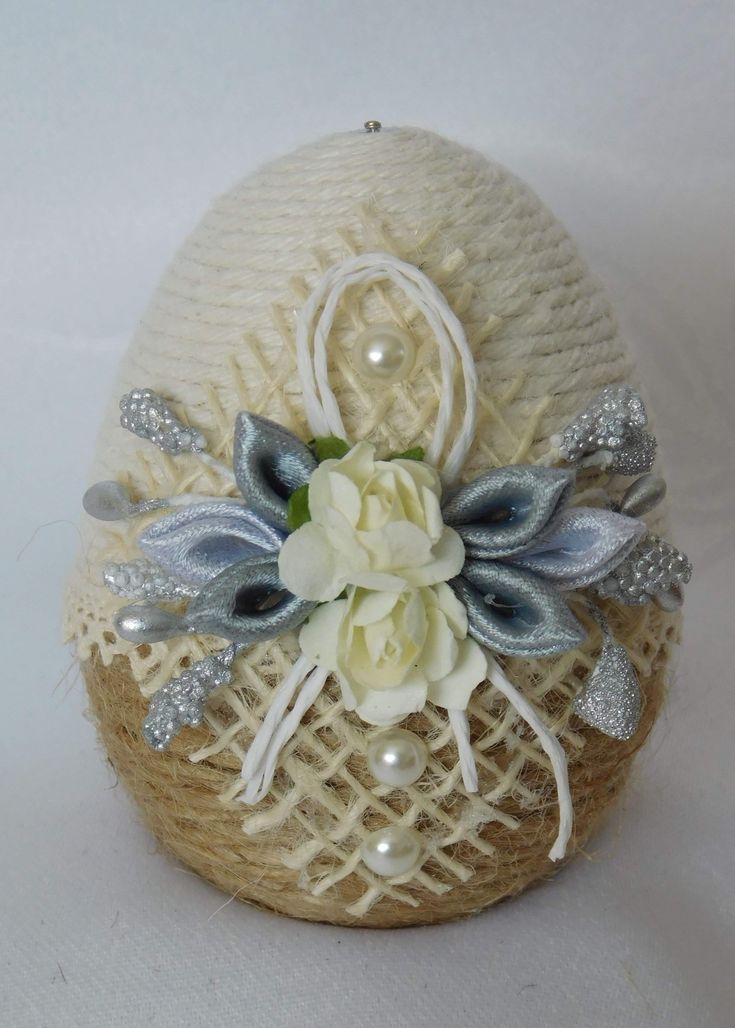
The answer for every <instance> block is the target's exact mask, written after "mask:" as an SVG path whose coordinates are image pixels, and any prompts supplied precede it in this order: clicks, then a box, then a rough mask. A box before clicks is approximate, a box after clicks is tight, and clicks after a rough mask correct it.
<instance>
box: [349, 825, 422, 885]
mask: <svg viewBox="0 0 735 1028" xmlns="http://www.w3.org/2000/svg"><path fill="white" fill-rule="evenodd" d="M420 854H421V843H420V842H419V840H418V837H417V835H416V833H415V832H414V831H412V829H410V828H401V827H400V826H398V825H396V826H393V827H391V828H381V829H380V830H379V831H377V832H372V833H371V834H370V835H369V836H368V837H367V839H366V840H365V842H364V843H363V844H362V846H361V848H360V856H361V857H362V859H363V862H364V863H365V864H366V865H367V866H368V867H369V868H370V870H371V871H372V872H373V873H374V874H376V875H380V876H381V877H383V878H393V877H395V876H396V875H402V874H405V873H406V871H410V870H411V868H412V867H413V866H414V864H415V863H416V861H417V860H418V859H419V856H420Z"/></svg>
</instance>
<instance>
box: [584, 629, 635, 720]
mask: <svg viewBox="0 0 735 1028" xmlns="http://www.w3.org/2000/svg"><path fill="white" fill-rule="evenodd" d="M574 713H575V714H576V715H577V716H578V717H580V718H581V719H582V720H583V721H585V722H586V723H587V724H588V725H591V726H592V728H597V729H598V731H600V732H603V733H604V734H605V735H609V736H610V737H611V738H612V739H620V740H627V739H630V738H632V737H633V736H634V735H635V733H636V731H637V730H638V725H639V723H640V719H641V688H640V685H639V682H638V676H637V675H636V673H635V668H634V667H633V664H632V663H631V660H630V657H629V656H628V654H627V652H626V650H625V648H624V647H623V646H620V645H619V644H618V643H616V642H615V641H614V640H613V639H606V640H605V643H604V645H603V647H602V653H601V654H600V659H599V660H598V662H597V666H596V667H595V669H594V671H593V672H592V674H591V675H590V676H589V678H588V679H587V682H586V683H585V686H584V688H583V689H582V692H581V693H580V694H579V695H578V696H577V698H576V700H575V701H574Z"/></svg>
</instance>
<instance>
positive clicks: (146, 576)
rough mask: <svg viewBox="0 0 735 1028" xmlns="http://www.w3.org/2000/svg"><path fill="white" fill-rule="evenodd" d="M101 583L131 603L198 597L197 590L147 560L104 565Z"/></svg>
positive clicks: (141, 559)
mask: <svg viewBox="0 0 735 1028" xmlns="http://www.w3.org/2000/svg"><path fill="white" fill-rule="evenodd" d="M102 580H103V581H104V583H105V585H106V586H107V588H108V589H109V590H110V592H112V593H115V595H116V596H124V597H125V598H126V599H129V600H180V599H185V598H186V597H188V596H195V595H196V592H197V590H196V588H195V587H193V586H190V585H186V584H185V583H184V582H181V581H180V580H179V579H178V578H174V576H173V575H170V574H169V573H168V571H165V570H164V569H163V568H162V567H160V565H158V564H156V563H155V562H154V561H152V560H146V559H145V558H140V559H138V560H129V561H126V562H125V563H122V564H117V563H113V562H112V561H111V562H109V563H107V564H105V565H104V567H103V568H102Z"/></svg>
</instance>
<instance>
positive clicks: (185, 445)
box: [120, 389, 207, 456]
mask: <svg viewBox="0 0 735 1028" xmlns="http://www.w3.org/2000/svg"><path fill="white" fill-rule="evenodd" d="M120 424H121V425H122V427H123V428H126V429H127V430H128V431H129V432H132V433H133V434H134V435H137V436H139V437H140V438H141V439H147V440H148V442H151V443H153V444H154V445H155V446H157V447H158V448H159V450H163V452H164V453H169V454H171V455H172V456H176V454H179V453H201V452H202V451H203V450H205V449H206V447H207V442H206V440H205V438H204V436H203V435H202V433H201V432H200V431H198V429H195V428H189V427H188V426H186V425H184V424H183V422H181V421H179V419H178V418H177V417H176V415H175V414H174V412H173V411H172V410H171V408H170V407H169V405H168V404H167V403H166V401H165V400H164V399H163V398H162V397H160V396H159V395H158V393H154V392H153V390H152V389H133V390H132V391H131V392H129V393H126V394H125V396H123V398H122V399H121V400H120Z"/></svg>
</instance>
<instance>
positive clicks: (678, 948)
mask: <svg viewBox="0 0 735 1028" xmlns="http://www.w3.org/2000/svg"><path fill="white" fill-rule="evenodd" d="M2 21H3V33H2V38H0V53H1V56H2V60H0V98H1V99H0V112H1V113H0V152H1V153H2V154H3V161H2V162H1V163H0V183H1V186H2V188H1V189H0V223H1V224H2V232H1V233H0V290H1V291H2V295H1V297H0V303H1V304H2V311H1V312H0V347H1V348H2V349H1V353H2V375H0V420H1V421H2V430H1V432H0V439H1V440H2V455H3V456H2V467H3V490H2V494H3V497H4V502H3V507H2V519H3V529H2V539H1V540H0V547H1V549H2V576H3V583H2V590H1V591H0V618H1V621H0V623H1V624H2V626H3V633H2V650H3V654H4V668H3V685H2V695H3V711H2V713H3V717H2V747H1V756H0V773H1V774H2V783H3V788H2V800H1V801H0V809H2V813H3V817H2V831H0V876H1V877H0V881H1V883H2V887H1V889H0V1011H1V1013H0V1022H1V1023H2V1024H3V1025H7V1026H8V1028H31V1026H32V1028H40V1026H49V1028H67V1026H89V1028H107V1026H115V1028H117V1026H128V1025H130V1026H135V1028H137V1026H142V1025H148V1024H152V1025H160V1026H185V1028H188V1026H192V1028H193V1026H199V1025H210V1024H211V1025H218V1026H219V1025H224V1026H227V1025H248V1026H252V1028H261V1026H263V1028H265V1026H269V1028H281V1026H283V1028H285V1026H297V1025H298V1026H312V1025H314V1026H323V1028H343V1026H344V1025H347V1024H354V1025H360V1026H362V1025H366V1026H367V1025H373V1024H389V1025H391V1026H408V1028H414V1026H419V1025H421V1026H427V1028H432V1026H440V1025H442V1026H444V1025H450V1026H453V1028H454V1026H457V1028H464V1026H478V1028H480V1026H482V1028H486V1026H488V1025H497V1026H502V1028H525V1026H528V1028H537V1026H542V1028H545V1026H549V1028H557V1026H559V1028H562V1026H564V1028H575V1026H579V1028H627V1026H664V1025H665V1026H667V1028H695V1026H716V1028H728V1026H730V1025H732V1024H733V1021H734V1019H735V1014H734V1013H733V1011H734V1010H735V974H733V967H734V966H735V887H734V886H733V853H734V851H735V817H734V815H735V799H734V797H735V790H734V789H733V781H734V777H735V756H734V754H735V747H733V743H732V732H733V728H734V727H735V698H734V696H733V677H734V676H733V661H732V656H731V654H732V611H733V602H732V591H733V582H734V579H735V575H734V572H735V566H734V562H733V556H734V551H735V531H734V529H735V516H734V514H733V510H734V507H733V504H734V503H735V488H734V487H733V480H734V479H735V475H734V474H733V472H734V471H735V469H734V468H733V442H734V441H735V425H734V422H735V415H734V413H733V410H734V407H733V399H732V398H733V392H734V391H735V357H734V351H735V339H734V338H733V335H734V333H735V306H734V304H733V277H734V272H735V244H734V242H733V240H735V196H734V195H733V182H735V130H734V128H733V121H732V98H733V96H735V62H733V60H732V53H733V46H734V45H735V11H734V9H733V7H732V5H731V4H729V3H727V2H723V3H710V2H703V3H697V4H693V3H687V2H683V0H657V2H652V3H648V4H641V3H639V2H637V0H621V2H618V3H615V4H608V3H596V2H595V3H582V2H581V0H577V2H575V0H560V2H559V3H556V4H542V3H535V4H534V3H518V4H506V5H499V4H487V3H484V2H482V0H464V2H462V3H456V2H454V0H444V2H430V0H422V2H413V0H411V2H404V3H401V4H394V3H391V2H389V0H373V2H370V3H367V2H362V0H357V2H354V0H352V2H350V3H349V4H340V3H338V2H336V0H334V2H316V0H315V2H314V3H311V4H302V3H299V2H295V0H287V2H284V0H281V2H279V3H277V4H269V3H266V2H259V0H256V2H252V3H248V4H242V3H238V2H235V0H222V2H220V3H217V4H204V3H195V2H190V0H178V2H176V3H174V2H173V0H159V2H158V3H156V4H153V5H147V4H143V3H140V2H135V0H134V2H132V3H130V4H125V5H120V6H118V7H114V6H113V5H111V4H92V3H82V2H79V0H70V2H68V3H65V4H51V3H50V2H48V0H37V2H36V3H34V4H21V3H19V2H13V0H7V2H5V3H3V4H2ZM375 117H377V118H380V119H382V120H383V121H384V122H385V123H386V124H388V123H393V124H411V123H415V124H420V125H423V126H425V127H428V128H432V129H435V130H436V131H439V132H443V133H444V134H446V135H451V136H454V137H456V138H458V139H459V140H461V141H462V142H466V143H469V144H471V145H474V146H476V147H477V148H479V149H482V150H485V151H486V152H488V153H491V154H492V155H493V156H494V157H495V158H497V159H499V160H501V161H502V162H504V163H505V164H507V165H508V166H510V167H511V168H512V169H513V170H514V171H515V172H517V173H518V174H520V175H521V176H522V177H524V178H526V179H527V180H528V181H529V182H530V183H531V184H532V185H533V186H534V187H535V188H536V190H537V191H538V192H539V193H540V194H541V195H542V197H544V199H545V200H546V201H547V202H548V203H549V205H550V206H551V207H552V209H553V210H554V211H555V213H556V214H557V215H558V216H559V217H560V218H561V219H562V220H563V221H564V222H565V223H566V225H567V227H568V228H569V229H570V231H571V232H572V234H573V235H574V236H575V237H576V238H577V240H578V242H579V244H580V246H581V249H582V253H583V255H584V256H586V258H587V259H588V261H589V263H590V264H591V266H592V268H593V270H594V271H595V273H596V274H597V275H598V276H600V277H601V278H602V279H603V280H604V281H605V283H606V286H607V289H608V291H609V293H610V295H611V298H612V300H613V302H614V303H615V305H616V308H617V313H618V316H619V318H620V320H621V322H622V325H623V328H624V332H625V335H626V337H627V338H628V340H629V341H630V343H631V345H632V347H633V349H634V351H635V353H636V355H637V357H638V359H639V362H640V365H641V371H642V373H643V376H644V379H645V381H646V382H647V385H648V390H649V394H650V396H651V398H652V402H653V406H654V408H655V411H656V427H657V432H658V435H659V438H660V441H661V445H662V449H663V452H664V455H665V457H666V458H667V474H668V478H669V485H670V496H671V511H672V520H673V523H674V527H675V530H676V540H677V542H678V543H679V545H681V546H682V548H683V549H684V550H686V551H687V552H688V553H689V555H690V556H691V557H692V558H693V560H694V561H695V576H694V579H693V581H692V584H691V586H690V587H689V589H688V590H687V603H686V635H685V644H684V647H683V649H682V652H681V654H680V658H679V661H678V665H677V667H676V669H675V674H674V681H673V685H672V691H671V696H670V700H669V703H668V706H667V708H666V712H665V714H664V716H663V717H662V719H661V721H660V723H659V724H658V726H657V728H656V730H655V733H654V737H653V739H652V741H651V743H650V744H649V746H648V747H647V749H646V750H645V752H644V754H643V755H642V757H641V758H640V760H639V762H638V764H637V769H636V772H635V777H634V781H633V783H632V787H631V788H630V790H629V792H628V794H627V796H626V799H625V802H624V804H623V806H622V808H620V809H619V810H618V811H616V812H615V813H614V814H613V816H612V817H611V819H610V821H609V823H608V825H607V827H606V828H605V829H604V830H603V831H602V832H601V833H599V834H598V835H597V836H596V837H595V838H594V839H593V841H592V843H591V844H590V846H589V850H588V857H589V859H588V860H585V859H584V857H580V858H578V859H577V860H575V861H574V863H573V864H572V865H571V866H569V867H568V868H566V869H565V870H563V871H562V872H561V874H559V876H558V877H557V878H556V880H555V881H554V882H553V883H550V884H546V885H544V886H542V887H540V888H537V889H534V890H531V891H530V892H528V893H526V894H525V895H523V896H522V897H520V898H519V899H517V900H515V901H513V902H509V903H506V904H503V905H502V906H501V907H499V908H497V909H496V910H493V911H490V912H487V913H485V914H483V915H480V916H479V917H476V918H474V919H472V920H470V921H467V922H463V923H459V924H451V925H446V926H442V927H438V928H430V929H406V930H402V931H396V932H392V933H390V932H381V931H364V930H346V929H338V928H330V927H325V926H316V925H307V924H302V923H298V922H290V921H288V920H286V919H283V918H278V917H276V916H274V915H270V914H267V913H263V912H259V911H256V910H252V909H249V908H247V907H244V906H242V905H240V904H238V903H229V904H227V903H226V899H227V897H225V896H222V895H220V894H219V893H218V892H216V891H215V890H214V889H213V888H211V887H210V886H208V885H206V884H204V883H203V882H201V881H199V880H198V879H197V878H196V877H195V876H193V875H192V874H190V873H188V872H186V871H185V870H183V869H182V868H180V867H178V866H177V865H176V864H175V863H174V862H173V861H172V860H170V859H169V858H167V857H165V856H163V855H161V854H159V853H157V852H156V850H155V844H154V842H153V841H152V839H151V837H150V836H149V835H148V834H147V833H146V832H145V831H144V830H143V829H142V828H141V827H140V826H139V824H138V822H137V820H136V815H135V813H134V811H133V809H132V807H131V805H130V804H129V802H128V801H127V799H126V797H125V795H124V794H123V790H122V788H121V787H120V788H117V787H116V785H115V779H114V776H113V774H112V773H111V771H110V769H109V766H107V765H106V764H105V762H104V759H103V756H102V755H101V753H100V751H99V749H98V747H97V744H96V742H95V737H94V732H93V729H92V727H91V725H90V724H89V723H88V722H87V721H86V720H85V719H84V718H83V716H82V712H83V710H84V707H85V699H84V693H83V688H82V685H81V683H80V681H79V677H78V675H77V674H76V673H75V671H74V669H73V668H70V661H71V658H70V655H69V654H68V653H67V652H66V651H65V650H64V648H63V647H62V646H61V644H60V642H59V638H58V625H59V621H60V612H59V606H60V596H61V590H62V582H63V579H64V576H65V575H66V573H67V571H68V569H69V567H70V564H71V561H72V558H73V554H74V551H75V549H76V545H77V531H76V527H75V525H76V523H77V521H78V518H79V516H80V497H81V494H82V492H83V489H84V487H85V485H86V484H87V478H86V469H87V467H88V465H89V463H90V460H91V455H92V449H93V440H94V433H95V431H96V428H97V424H98V421H99V418H100V416H101V412H102V409H103V407H104V404H105V401H106V398H107V392H108V388H109V385H110V382H111V378H112V374H113V371H114V367H115V364H116V362H117V360H118V359H119V356H120V355H121V353H122V350H123V348H124V346H125V344H126V341H127V339H128V338H129V335H130V333H131V331H132V328H133V326H134V324H135V322H136V319H137V317H138V316H139V314H140V312H141V310H142V308H143V306H144V304H145V302H146V300H147V298H148V296H149V295H150V293H151V292H152V291H153V288H154V286H155V283H156V280H157V278H158V275H159V273H160V271H161V268H162V266H163V264H164V263H165V262H166V261H167V260H168V259H169V257H170V256H171V254H172V253H173V252H174V250H175V248H176V247H177V246H178V245H179V242H180V240H181V238H182V236H183V235H184V233H185V232H186V231H187V230H188V229H189V228H190V227H191V226H192V225H193V224H194V223H195V221H196V219H197V218H198V216H199V214H200V213H201V211H202V210H203V208H204V206H205V205H206V203H207V201H208V199H209V198H210V196H211V195H212V194H214V193H216V192H218V191H222V190H223V189H224V188H226V187H227V186H228V185H229V183H230V181H232V180H233V179H235V178H237V177H239V176H240V175H242V174H245V173H246V172H248V171H249V170H251V169H252V168H253V167H255V166H256V165H257V164H258V163H260V162H261V161H263V160H265V159H267V158H269V157H272V156H274V155H276V154H278V153H280V152H283V151H286V150H288V149H290V148H292V147H293V146H295V145H297V144H298V143H301V142H305V141H307V140H309V139H311V138H313V137H315V136H318V135H321V134H326V133H328V132H331V131H336V130H342V129H347V128H358V127H359V126H360V125H361V123H362V122H363V121H364V120H365V119H366V118H375ZM142 384H143V385H144V384H145V383H142Z"/></svg>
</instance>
